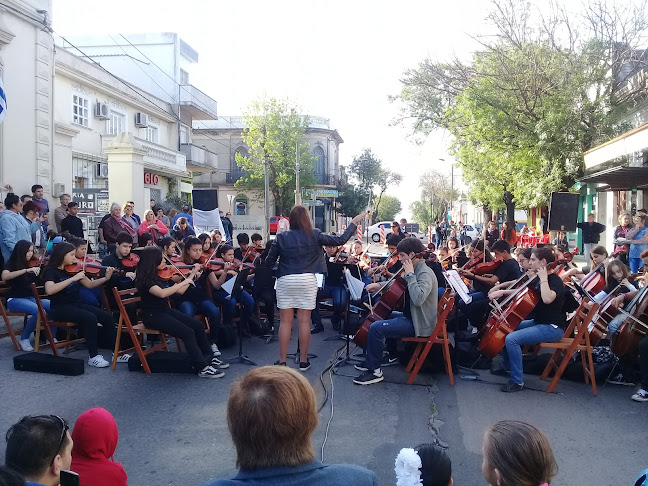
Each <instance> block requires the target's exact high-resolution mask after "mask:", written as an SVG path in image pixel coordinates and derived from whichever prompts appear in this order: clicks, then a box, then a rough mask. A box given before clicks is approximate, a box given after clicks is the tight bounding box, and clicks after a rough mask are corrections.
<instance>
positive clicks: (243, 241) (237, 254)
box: [234, 233, 250, 261]
mask: <svg viewBox="0 0 648 486" xmlns="http://www.w3.org/2000/svg"><path fill="white" fill-rule="evenodd" d="M236 241H237V242H238V244H239V247H238V248H237V249H236V250H234V258H236V259H237V260H241V261H243V257H244V256H246V254H247V251H248V249H249V248H250V237H249V236H248V234H247V233H239V234H238V235H236Z"/></svg>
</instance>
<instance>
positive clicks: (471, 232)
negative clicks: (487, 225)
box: [464, 224, 480, 245]
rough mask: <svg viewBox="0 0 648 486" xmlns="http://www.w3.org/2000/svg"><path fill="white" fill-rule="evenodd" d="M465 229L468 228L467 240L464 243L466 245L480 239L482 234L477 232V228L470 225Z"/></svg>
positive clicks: (465, 226)
mask: <svg viewBox="0 0 648 486" xmlns="http://www.w3.org/2000/svg"><path fill="white" fill-rule="evenodd" d="M464 228H466V239H465V241H464V243H465V244H466V245H467V244H468V243H470V242H471V241H472V240H476V239H478V238H479V236H480V233H479V231H478V230H477V228H475V227H473V226H471V225H469V224H466V225H464Z"/></svg>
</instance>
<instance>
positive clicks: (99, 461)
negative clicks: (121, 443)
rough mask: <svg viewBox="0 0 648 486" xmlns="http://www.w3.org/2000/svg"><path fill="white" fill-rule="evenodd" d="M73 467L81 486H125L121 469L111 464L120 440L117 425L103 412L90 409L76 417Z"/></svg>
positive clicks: (102, 409) (100, 409)
mask: <svg viewBox="0 0 648 486" xmlns="http://www.w3.org/2000/svg"><path fill="white" fill-rule="evenodd" d="M72 440H73V441H74V447H73V448H72V465H71V466H70V469H71V470H72V471H74V472H76V473H78V474H79V479H80V482H79V485H80V486H127V484H128V483H127V476H126V472H125V471H124V468H123V467H122V465H121V464H119V463H118V462H114V460H113V455H114V454H115V449H116V448H117V442H118V440H119V431H118V430H117V423H116V422H115V419H114V417H113V416H112V414H111V413H110V412H109V411H108V410H106V409H104V408H91V409H90V410H87V411H86V412H83V413H82V414H81V415H79V418H78V419H77V420H76V422H75V424H74V430H72Z"/></svg>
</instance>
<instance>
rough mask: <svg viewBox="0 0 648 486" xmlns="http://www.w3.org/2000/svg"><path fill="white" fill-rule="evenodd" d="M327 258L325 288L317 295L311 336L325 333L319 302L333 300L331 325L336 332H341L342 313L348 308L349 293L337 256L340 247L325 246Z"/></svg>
mask: <svg viewBox="0 0 648 486" xmlns="http://www.w3.org/2000/svg"><path fill="white" fill-rule="evenodd" d="M324 251H325V254H326V255H325V256H326V267H325V277H324V286H323V288H322V289H321V290H320V291H318V293H317V304H316V305H315V308H314V309H313V312H312V313H311V320H312V322H313V327H312V328H311V334H317V333H319V332H322V331H324V326H323V325H322V316H321V315H320V312H319V302H320V300H322V299H327V298H330V299H333V316H332V317H331V324H332V325H333V329H334V330H336V331H339V330H340V326H341V322H342V313H343V311H344V309H345V308H346V306H347V302H348V301H349V291H348V290H347V289H346V288H345V287H344V284H343V281H342V279H343V274H342V268H343V267H342V263H341V262H340V263H336V261H331V260H335V258H336V256H337V255H338V253H339V247H337V246H325V247H324Z"/></svg>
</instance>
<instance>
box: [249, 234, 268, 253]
mask: <svg viewBox="0 0 648 486" xmlns="http://www.w3.org/2000/svg"><path fill="white" fill-rule="evenodd" d="M250 239H251V240H252V247H253V248H254V249H255V250H257V251H258V252H262V251H263V250H264V249H265V248H264V246H263V236H261V235H260V234H259V233H252V236H250Z"/></svg>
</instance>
